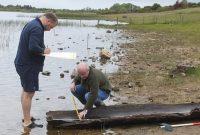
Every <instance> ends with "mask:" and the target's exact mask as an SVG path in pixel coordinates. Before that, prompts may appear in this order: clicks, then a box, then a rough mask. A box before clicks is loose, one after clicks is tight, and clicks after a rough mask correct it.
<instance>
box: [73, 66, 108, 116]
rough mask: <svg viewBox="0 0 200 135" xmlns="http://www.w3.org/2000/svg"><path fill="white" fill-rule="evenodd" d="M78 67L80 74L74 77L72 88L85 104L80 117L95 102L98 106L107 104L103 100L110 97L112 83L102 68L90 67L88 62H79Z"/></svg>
mask: <svg viewBox="0 0 200 135" xmlns="http://www.w3.org/2000/svg"><path fill="white" fill-rule="evenodd" d="M76 69H77V73H78V75H77V76H76V77H75V78H74V80H73V82H72V84H71V86H70V90H71V92H72V94H73V95H74V96H75V97H77V98H78V99H79V101H80V102H81V103H82V104H84V105H85V107H84V108H83V111H82V112H80V113H79V118H84V117H85V115H86V114H87V112H88V110H89V109H91V108H92V107H93V104H94V105H95V106H96V107H98V106H103V105H105V104H104V102H103V100H105V99H107V98H108V97H109V95H110V91H111V85H110V83H109V80H108V79H107V77H106V76H105V75H104V74H103V73H102V72H101V71H100V70H98V69H95V68H92V67H89V66H88V65H87V64H86V63H83V62H82V63H80V64H78V65H77V68H76Z"/></svg>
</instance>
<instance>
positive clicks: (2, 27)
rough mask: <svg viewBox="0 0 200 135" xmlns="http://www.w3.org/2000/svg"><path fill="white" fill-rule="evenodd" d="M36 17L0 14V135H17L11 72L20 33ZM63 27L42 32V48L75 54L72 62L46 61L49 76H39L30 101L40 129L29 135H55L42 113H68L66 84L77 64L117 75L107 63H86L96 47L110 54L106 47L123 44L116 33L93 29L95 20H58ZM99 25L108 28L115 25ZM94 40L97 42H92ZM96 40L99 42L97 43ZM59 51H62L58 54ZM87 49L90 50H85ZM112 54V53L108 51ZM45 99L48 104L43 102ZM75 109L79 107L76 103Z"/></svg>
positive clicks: (17, 89)
mask: <svg viewBox="0 0 200 135" xmlns="http://www.w3.org/2000/svg"><path fill="white" fill-rule="evenodd" d="M37 15H38V14H30V13H15V12H0V16H1V17H0V109H1V111H0V116H1V117H0V127H1V128H0V133H1V135H13V134H21V133H22V132H23V128H22V126H21V124H22V123H21V118H22V112H21V104H20V94H21V85H20V81H19V77H18V75H17V73H16V71H15V68H14V63H13V62H14V58H15V55H16V51H17V47H18V42H19V36H20V32H21V30H22V28H23V26H24V24H25V23H26V22H27V21H29V20H32V19H33V18H32V17H33V16H37ZM60 22H64V23H63V24H64V25H60V26H57V27H56V28H55V29H53V30H52V31H50V32H45V45H46V46H48V47H50V48H51V49H52V51H69V52H76V53H77V56H78V57H77V59H76V60H62V59H56V58H46V60H45V66H44V71H46V70H48V71H50V72H51V75H50V76H43V75H41V74H40V77H39V79H40V90H41V91H39V92H37V93H36V94H35V96H34V98H33V105H32V115H33V116H34V117H36V118H39V119H40V120H39V121H38V123H42V124H44V127H43V128H36V129H33V130H32V131H31V134H37V135H44V134H49V135H52V134H56V133H57V130H47V129H46V125H47V122H46V112H48V111H49V110H71V109H74V108H73V104H72V101H71V96H72V95H71V93H70V91H69V84H70V83H71V79H70V73H71V72H72V70H73V68H74V67H75V65H76V63H77V62H79V61H80V60H83V59H87V60H88V63H89V64H95V65H96V67H97V68H101V69H102V71H103V72H105V73H106V74H107V73H112V72H115V71H117V69H118V67H117V66H116V65H115V64H114V63H112V62H108V63H106V64H103V65H101V64H100V63H99V60H97V61H96V62H92V61H91V59H88V58H89V57H91V56H95V57H98V54H99V50H98V49H96V47H104V48H106V49H108V50H110V47H111V46H113V47H117V45H118V44H121V43H123V42H127V41H126V40H127V39H126V38H119V37H121V36H122V34H121V32H120V31H115V32H114V31H113V30H111V31H112V33H106V31H107V29H102V28H96V27H94V26H95V25H96V24H97V22H98V21H97V20H90V21H86V20H82V21H80V20H60ZM102 23H108V24H112V23H115V22H106V21H102ZM97 37H98V39H96V38H97ZM99 38H100V39H99ZM58 48H63V50H58ZM87 48H90V49H87ZM110 51H112V50H110ZM65 70H69V73H65V77H64V78H60V73H62V72H63V71H65ZM59 96H65V97H66V99H59V98H58V97H59ZM47 98H49V100H47ZM76 102H77V104H78V107H79V108H81V107H82V105H81V104H80V103H79V102H78V101H77V100H76ZM62 132H63V134H67V133H68V132H69V134H77V133H76V132H78V131H74V130H71V131H67V130H66V131H62ZM103 132H104V130H84V131H81V132H79V133H78V134H102V133H103Z"/></svg>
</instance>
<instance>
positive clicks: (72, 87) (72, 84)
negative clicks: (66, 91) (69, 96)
mask: <svg viewBox="0 0 200 135" xmlns="http://www.w3.org/2000/svg"><path fill="white" fill-rule="evenodd" d="M70 90H71V91H72V92H73V91H75V90H76V87H75V83H74V82H73V83H71V85H70Z"/></svg>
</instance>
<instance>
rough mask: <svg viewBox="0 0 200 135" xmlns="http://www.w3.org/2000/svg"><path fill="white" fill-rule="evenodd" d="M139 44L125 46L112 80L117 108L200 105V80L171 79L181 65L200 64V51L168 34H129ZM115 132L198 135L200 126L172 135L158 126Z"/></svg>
mask: <svg viewBox="0 0 200 135" xmlns="http://www.w3.org/2000/svg"><path fill="white" fill-rule="evenodd" d="M125 34H127V35H128V36H130V37H134V39H135V42H132V43H127V44H123V45H121V46H120V50H122V51H124V54H123V56H122V58H121V61H120V62H119V63H118V65H119V71H118V72H117V73H114V74H112V75H111V76H109V79H110V81H111V84H112V85H113V88H114V89H113V94H114V97H113V100H114V101H116V102H117V104H130V103H132V104H152V103H154V104H155V103H164V104H178V103H180V104H181V103H200V83H199V82H200V80H199V79H198V78H195V77H191V76H189V75H187V74H182V73H180V74H177V76H175V77H174V78H171V77H170V72H171V70H173V69H175V68H176V66H177V65H178V64H191V65H192V66H195V67H197V66H198V64H199V58H198V57H197V56H198V52H199V50H200V47H198V46H196V45H194V44H192V43H191V42H189V41H187V40H184V39H181V36H179V35H177V37H174V35H173V36H172V35H170V34H168V33H161V32H159V33H157V32H142V31H132V30H131V31H125ZM122 128H124V129H125V130H121V129H120V128H114V131H115V132H117V133H119V134H126V135H133V134H137V135H144V134H145V135H146V134H148V135H159V134H162V135H165V134H166V135H168V134H173V135H179V134H181V135H188V134H191V135H198V134H199V131H200V128H199V126H192V127H181V128H177V129H175V130H174V131H173V132H172V133H169V132H166V131H164V130H162V129H160V128H159V126H158V125H139V126H131V127H122Z"/></svg>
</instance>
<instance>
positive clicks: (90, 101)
mask: <svg viewBox="0 0 200 135" xmlns="http://www.w3.org/2000/svg"><path fill="white" fill-rule="evenodd" d="M90 86H91V88H90V92H91V93H90V94H91V95H90V96H89V98H88V101H87V103H86V105H85V107H84V109H86V110H88V109H91V108H92V107H93V104H94V102H95V101H96V99H97V97H98V90H99V83H98V80H97V78H96V77H95V78H94V79H93V80H92V82H91V84H90Z"/></svg>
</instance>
